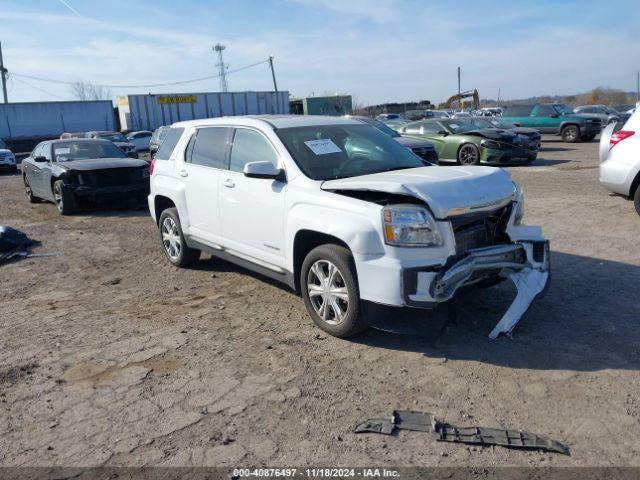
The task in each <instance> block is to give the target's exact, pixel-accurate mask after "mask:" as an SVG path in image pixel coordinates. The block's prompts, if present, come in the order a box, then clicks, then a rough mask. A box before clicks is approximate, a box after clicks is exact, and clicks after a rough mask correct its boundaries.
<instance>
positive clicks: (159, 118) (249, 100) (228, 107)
mask: <svg viewBox="0 0 640 480" xmlns="http://www.w3.org/2000/svg"><path fill="white" fill-rule="evenodd" d="M128 107H129V115H130V125H127V129H128V130H133V131H135V130H155V129H156V128H158V127H161V126H163V125H171V124H172V123H174V122H180V121H183V120H195V119H198V118H212V117H223V116H230V115H260V114H288V113H289V92H286V91H284V92H210V93H174V94H162V95H129V101H128Z"/></svg>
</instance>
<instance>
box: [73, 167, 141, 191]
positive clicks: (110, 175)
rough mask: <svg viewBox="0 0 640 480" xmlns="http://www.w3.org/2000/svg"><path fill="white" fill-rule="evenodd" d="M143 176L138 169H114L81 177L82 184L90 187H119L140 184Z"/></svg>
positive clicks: (84, 174)
mask: <svg viewBox="0 0 640 480" xmlns="http://www.w3.org/2000/svg"><path fill="white" fill-rule="evenodd" d="M141 179H142V174H141V171H140V169H136V168H114V169H112V170H101V171H96V172H91V173H82V174H81V175H80V184H81V185H86V186H90V187H97V188H101V187H119V186H121V185H132V184H135V183H138V182H140V181H141Z"/></svg>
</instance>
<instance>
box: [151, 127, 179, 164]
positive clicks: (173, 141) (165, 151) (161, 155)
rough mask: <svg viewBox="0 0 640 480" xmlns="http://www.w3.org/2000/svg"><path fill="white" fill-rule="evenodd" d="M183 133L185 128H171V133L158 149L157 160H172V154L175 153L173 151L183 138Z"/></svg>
mask: <svg viewBox="0 0 640 480" xmlns="http://www.w3.org/2000/svg"><path fill="white" fill-rule="evenodd" d="M182 132H184V128H170V129H169V133H167V136H166V137H165V138H164V140H163V141H162V144H161V145H160V148H159V149H158V153H156V159H158V160H169V158H171V154H172V153H173V149H174V148H176V145H177V143H178V140H180V137H181V136H182Z"/></svg>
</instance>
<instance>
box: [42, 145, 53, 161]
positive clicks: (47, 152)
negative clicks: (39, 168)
mask: <svg viewBox="0 0 640 480" xmlns="http://www.w3.org/2000/svg"><path fill="white" fill-rule="evenodd" d="M40 155H42V156H43V157H45V158H46V159H47V160H49V161H51V160H52V158H53V157H52V156H51V144H50V143H45V144H44V145H42V153H41V154H40Z"/></svg>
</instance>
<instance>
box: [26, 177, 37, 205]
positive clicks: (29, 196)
mask: <svg viewBox="0 0 640 480" xmlns="http://www.w3.org/2000/svg"><path fill="white" fill-rule="evenodd" d="M22 181H23V182H24V193H25V194H26V195H27V200H29V203H40V202H41V201H42V199H41V198H40V197H36V196H35V195H34V194H33V190H31V185H29V182H28V181H27V177H26V176H25V177H22Z"/></svg>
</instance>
